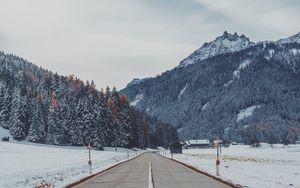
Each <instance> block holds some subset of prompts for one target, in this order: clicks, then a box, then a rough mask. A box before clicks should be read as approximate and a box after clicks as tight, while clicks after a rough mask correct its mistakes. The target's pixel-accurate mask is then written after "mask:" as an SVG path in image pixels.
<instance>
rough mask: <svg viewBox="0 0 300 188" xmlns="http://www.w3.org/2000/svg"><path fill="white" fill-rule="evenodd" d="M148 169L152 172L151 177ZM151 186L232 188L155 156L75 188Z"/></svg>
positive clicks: (168, 187) (164, 187) (131, 162)
mask: <svg viewBox="0 0 300 188" xmlns="http://www.w3.org/2000/svg"><path fill="white" fill-rule="evenodd" d="M149 169H152V173H151V172H150V171H151V170H149ZM151 175H152V176H151ZM151 178H152V179H153V181H151ZM152 182H153V184H152ZM152 186H153V187H154V188H194V187H195V188H198V187H201V188H229V187H230V186H228V185H225V184H223V183H221V182H218V181H216V180H214V179H212V178H210V177H208V176H205V175H203V174H200V173H198V172H195V171H194V170H192V169H189V168H187V167H185V166H183V165H181V164H179V163H176V162H174V161H171V160H169V159H166V158H164V157H162V156H160V155H157V154H154V153H145V154H142V155H141V156H139V157H137V158H135V159H133V160H130V161H128V162H125V163H123V164H121V165H119V166H116V167H115V168H112V169H110V170H108V171H106V172H103V173H101V174H99V175H97V176H95V177H93V178H91V179H89V180H87V181H85V182H83V183H81V184H79V185H77V186H75V187H76V188H150V187H152Z"/></svg>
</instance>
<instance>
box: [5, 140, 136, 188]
mask: <svg viewBox="0 0 300 188" xmlns="http://www.w3.org/2000/svg"><path fill="white" fill-rule="evenodd" d="M106 149H107V148H106ZM111 150H113V149H111ZM129 151H130V156H131V157H133V155H135V153H133V151H132V150H129ZM126 159H127V149H119V151H118V152H113V151H92V162H93V173H96V172H99V171H101V170H103V169H106V168H108V167H109V166H112V165H114V164H116V163H118V162H120V161H123V160H126ZM0 167H1V170H0V187H1V188H2V187H3V188H4V187H5V188H27V187H28V188H29V187H35V186H36V185H38V184H40V183H41V182H42V181H45V182H47V183H50V184H52V185H54V186H55V187H64V186H66V185H67V184H69V183H72V182H74V181H77V180H79V179H81V178H83V177H85V176H88V175H89V166H88V150H87V149H86V148H85V147H58V146H49V145H41V144H35V145H29V144H17V143H8V142H0Z"/></svg>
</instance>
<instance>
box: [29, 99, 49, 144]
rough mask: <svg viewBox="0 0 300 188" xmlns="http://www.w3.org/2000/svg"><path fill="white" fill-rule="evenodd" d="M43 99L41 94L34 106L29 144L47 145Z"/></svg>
mask: <svg viewBox="0 0 300 188" xmlns="http://www.w3.org/2000/svg"><path fill="white" fill-rule="evenodd" d="M42 109H43V97H42V95H41V94H40V93H39V94H38V96H37V99H36V100H35V101H34V103H33V104H32V116H31V121H30V123H31V125H30V128H29V133H28V136H27V141H28V142H35V143H45V141H46V140H45V136H46V120H45V119H44V116H43V114H42V113H43V110H42Z"/></svg>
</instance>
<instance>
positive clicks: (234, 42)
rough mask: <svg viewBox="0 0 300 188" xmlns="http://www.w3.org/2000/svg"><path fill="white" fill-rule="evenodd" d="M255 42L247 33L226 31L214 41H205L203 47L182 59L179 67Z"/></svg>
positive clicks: (236, 49)
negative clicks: (246, 35)
mask: <svg viewBox="0 0 300 188" xmlns="http://www.w3.org/2000/svg"><path fill="white" fill-rule="evenodd" d="M253 44H255V43H254V42H251V41H250V40H249V38H248V37H245V35H243V34H242V35H238V34H237V33H234V34H231V33H227V31H225V32H224V33H223V35H221V36H219V37H217V38H216V39H215V40H214V41H212V42H209V43H204V44H203V46H202V47H200V48H199V49H197V50H196V51H195V52H194V53H192V54H191V55H189V56H188V57H187V58H185V59H184V60H182V61H181V63H180V65H179V66H178V67H186V66H188V65H190V64H194V63H196V62H198V61H201V60H204V59H207V58H209V57H213V56H215V55H219V54H224V53H229V52H236V51H240V50H243V49H245V48H248V47H250V46H251V45H253Z"/></svg>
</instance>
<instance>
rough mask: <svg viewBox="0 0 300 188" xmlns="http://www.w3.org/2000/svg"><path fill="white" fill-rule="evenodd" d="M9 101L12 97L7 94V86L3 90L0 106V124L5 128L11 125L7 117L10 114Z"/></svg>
mask: <svg viewBox="0 0 300 188" xmlns="http://www.w3.org/2000/svg"><path fill="white" fill-rule="evenodd" d="M11 103H12V99H11V96H10V94H9V90H8V88H6V89H4V90H3V98H2V108H1V110H0V126H1V127H3V128H6V129H9V128H10V127H11V125H12V124H11V123H10V121H9V119H10V118H9V117H10V116H11Z"/></svg>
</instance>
